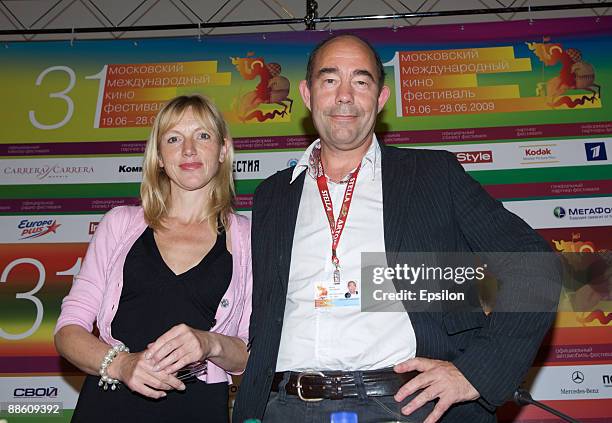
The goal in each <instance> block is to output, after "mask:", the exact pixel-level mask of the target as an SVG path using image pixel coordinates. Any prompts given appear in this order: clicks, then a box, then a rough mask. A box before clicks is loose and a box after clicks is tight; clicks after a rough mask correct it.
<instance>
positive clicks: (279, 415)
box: [263, 372, 435, 423]
mask: <svg viewBox="0 0 612 423" xmlns="http://www.w3.org/2000/svg"><path fill="white" fill-rule="evenodd" d="M288 375H289V373H286V374H285V378H284V380H283V382H281V383H280V385H279V392H271V393H270V398H269V399H268V404H267V406H266V412H265V414H264V417H263V423H288V422H289V423H329V422H330V421H331V417H330V416H331V413H333V412H336V411H353V412H355V413H357V415H358V416H359V423H382V422H410V423H421V422H422V421H423V420H425V419H426V418H427V416H428V415H429V413H430V412H431V411H432V410H433V407H434V405H435V404H434V403H433V402H428V403H427V404H425V405H424V406H423V407H421V408H420V409H418V410H416V411H415V412H413V413H412V414H411V415H410V416H404V415H402V414H401V411H400V410H401V409H402V407H403V406H405V405H406V404H408V402H410V400H411V399H412V398H414V397H415V396H416V395H418V393H419V392H420V391H419V392H417V393H415V394H413V395H411V396H409V397H408V398H406V399H405V400H404V401H402V402H401V403H398V402H396V401H395V400H394V399H393V397H392V396H385V397H373V396H367V395H366V394H365V389H364V387H363V383H360V382H359V381H360V380H361V372H355V381H356V385H357V391H358V393H359V397H354V398H344V399H341V400H330V399H324V400H322V401H318V402H306V401H302V400H301V399H300V398H298V397H297V396H295V395H287V392H286V391H285V389H284V387H285V385H286V383H287V380H288Z"/></svg>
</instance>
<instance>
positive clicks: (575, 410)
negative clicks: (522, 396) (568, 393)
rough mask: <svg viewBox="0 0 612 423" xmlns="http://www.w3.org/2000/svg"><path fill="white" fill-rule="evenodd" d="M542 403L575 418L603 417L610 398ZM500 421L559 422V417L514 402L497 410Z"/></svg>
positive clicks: (607, 412)
mask: <svg viewBox="0 0 612 423" xmlns="http://www.w3.org/2000/svg"><path fill="white" fill-rule="evenodd" d="M542 403H544V404H546V405H548V406H549V407H552V408H554V409H556V410H559V411H561V412H562V413H565V414H567V415H569V416H571V417H574V418H576V419H598V418H599V419H602V420H601V421H605V420H604V419H606V418H609V417H610V410H612V399H605V400H599V399H598V400H593V399H591V400H567V401H542ZM497 417H498V419H499V421H500V422H520V421H525V420H538V421H542V422H548V421H551V422H559V421H560V420H559V418H558V417H555V416H553V415H552V414H550V413H548V412H546V411H544V410H540V409H539V408H537V407H534V406H532V405H529V406H525V407H523V408H519V406H518V405H516V404H514V403H507V404H506V405H504V406H503V407H501V408H500V409H499V410H498V411H497Z"/></svg>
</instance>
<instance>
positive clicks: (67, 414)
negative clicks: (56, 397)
mask: <svg viewBox="0 0 612 423" xmlns="http://www.w3.org/2000/svg"><path fill="white" fill-rule="evenodd" d="M50 403H53V401H50ZM20 404H22V405H25V404H27V403H26V402H21V403H20ZM73 414H74V410H62V411H60V412H59V414H52V415H50V414H42V413H39V414H36V413H23V414H15V413H10V414H9V413H7V412H6V411H3V412H1V413H0V421H6V422H8V423H41V422H52V423H64V422H65V423H68V422H69V421H70V420H71V419H72V415H73Z"/></svg>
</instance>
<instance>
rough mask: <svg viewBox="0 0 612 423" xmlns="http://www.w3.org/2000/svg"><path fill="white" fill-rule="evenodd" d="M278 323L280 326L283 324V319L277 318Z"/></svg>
mask: <svg viewBox="0 0 612 423" xmlns="http://www.w3.org/2000/svg"><path fill="white" fill-rule="evenodd" d="M276 323H278V324H279V325H281V324H283V318H282V317H277V318H276Z"/></svg>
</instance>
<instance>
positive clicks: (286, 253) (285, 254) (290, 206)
mask: <svg viewBox="0 0 612 423" xmlns="http://www.w3.org/2000/svg"><path fill="white" fill-rule="evenodd" d="M306 173H307V172H306V171H304V172H302V173H301V174H300V176H298V177H297V179H296V180H295V181H293V183H291V184H289V183H287V185H286V186H283V187H280V189H281V190H282V191H283V192H284V194H285V195H283V196H282V197H281V198H283V201H282V204H279V207H278V214H277V216H278V220H277V222H276V224H277V225H278V226H277V228H276V230H277V233H278V243H277V248H278V250H277V254H278V267H277V270H278V282H279V283H280V284H281V288H282V289H283V292H285V295H286V290H287V282H288V281H289V267H290V265H291V251H292V249H293V234H294V232H295V223H296V220H297V215H298V209H299V208H300V199H301V198H302V189H303V188H304V177H305V175H306Z"/></svg>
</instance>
